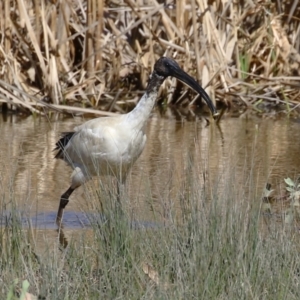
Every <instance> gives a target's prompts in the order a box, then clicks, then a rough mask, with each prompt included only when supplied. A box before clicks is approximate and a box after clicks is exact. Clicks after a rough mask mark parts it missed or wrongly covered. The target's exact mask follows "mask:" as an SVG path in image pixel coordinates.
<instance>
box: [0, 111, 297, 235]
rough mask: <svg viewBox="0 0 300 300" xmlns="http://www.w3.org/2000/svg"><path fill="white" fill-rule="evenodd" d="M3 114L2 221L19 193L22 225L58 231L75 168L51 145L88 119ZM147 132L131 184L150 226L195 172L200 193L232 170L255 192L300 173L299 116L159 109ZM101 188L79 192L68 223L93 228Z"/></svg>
mask: <svg viewBox="0 0 300 300" xmlns="http://www.w3.org/2000/svg"><path fill="white" fill-rule="evenodd" d="M0 117H1V118H0V128H1V142H0V188H1V196H2V200H1V201H2V203H1V206H2V211H4V214H5V217H4V216H2V221H1V222H2V224H3V223H5V222H7V220H8V219H9V214H10V211H11V208H12V207H11V203H12V201H11V199H12V198H13V199H14V200H15V201H16V203H17V206H18V211H20V215H21V216H22V222H23V224H24V226H29V225H31V226H33V227H38V228H40V229H42V228H46V229H47V228H48V229H55V228H56V227H55V224H54V219H55V215H56V211H57V208H58V203H59V198H60V195H61V194H62V193H63V192H64V191H65V190H66V189H67V188H68V185H69V178H70V175H71V173H72V171H71V169H70V168H69V167H68V166H67V165H66V164H65V163H64V162H63V161H61V160H55V159H53V155H54V152H53V148H54V145H55V143H56V141H57V139H58V138H59V135H60V132H63V131H69V130H72V128H73V127H74V126H76V125H78V124H81V123H82V122H83V121H84V120H86V119H84V118H82V117H72V118H70V117H69V118H66V117H63V116H55V117H52V118H51V120H50V119H47V118H34V117H32V116H30V117H26V118H21V117H19V116H7V117H5V118H4V116H0ZM147 130H148V140H147V144H146V148H145V150H144V152H143V154H142V156H141V157H140V159H139V160H138V161H137V162H136V164H135V166H134V168H133V170H132V172H131V174H130V176H129V178H128V181H127V189H128V198H129V202H130V204H129V205H130V209H131V213H132V216H133V220H134V222H138V224H145V227H147V226H150V227H151V226H153V224H155V223H153V222H157V216H160V217H161V218H162V222H163V218H164V217H165V216H164V213H165V212H166V211H167V209H166V207H170V206H172V207H174V208H175V209H176V206H177V205H179V203H176V201H177V200H176V199H178V198H179V197H178V194H179V193H182V191H183V190H184V189H185V184H186V178H187V177H189V176H191V178H193V180H197V184H198V186H199V189H200V190H201V189H205V187H206V188H207V186H208V185H209V188H210V189H214V187H215V186H218V187H220V186H222V185H224V184H226V180H228V176H230V174H231V172H234V173H235V176H236V178H237V180H236V182H235V184H236V185H237V186H241V187H243V186H245V189H246V187H247V185H249V182H247V178H248V177H247V176H248V173H251V175H253V177H252V178H254V180H255V182H256V184H257V187H258V188H257V190H256V191H255V193H254V194H255V195H260V194H261V193H262V189H263V187H264V185H265V183H266V182H270V183H271V184H272V185H273V186H275V187H276V186H279V185H280V184H283V178H286V177H291V178H296V177H297V176H298V175H299V173H300V155H299V149H300V123H299V122H296V121H293V120H289V119H272V118H264V119H262V118H256V117H243V116H242V117H238V118H229V117H228V118H226V117H225V118H224V119H222V120H221V122H220V124H219V126H216V124H215V123H211V124H209V123H208V122H207V121H206V120H205V118H201V117H199V118H192V120H189V118H180V117H178V115H177V116H176V117H175V115H173V114H171V113H166V114H165V115H164V116H161V115H159V113H157V112H156V113H153V115H152V117H151V119H150V120H149V124H148V129H147ZM249 178H250V177H249ZM99 185H100V183H99V179H96V180H94V181H92V182H90V183H89V184H88V185H87V186H85V187H80V188H79V189H77V190H76V191H75V192H74V194H73V195H72V196H71V198H70V203H69V205H68V206H67V212H66V214H65V216H64V222H65V228H70V229H74V230H78V229H79V228H84V227H86V226H88V225H89V217H88V214H93V213H95V211H94V204H93V201H94V200H95V198H97V196H96V191H97V190H99ZM103 187H104V190H105V189H106V192H107V193H108V192H109V191H110V190H111V191H113V190H114V189H115V182H114V181H113V180H112V179H106V180H105V179H104V184H103ZM104 192H105V191H104ZM97 199H98V198H97ZM254 200H255V199H254ZM174 201H175V203H174ZM241 201H242V199H241ZM4 214H3V215H4Z"/></svg>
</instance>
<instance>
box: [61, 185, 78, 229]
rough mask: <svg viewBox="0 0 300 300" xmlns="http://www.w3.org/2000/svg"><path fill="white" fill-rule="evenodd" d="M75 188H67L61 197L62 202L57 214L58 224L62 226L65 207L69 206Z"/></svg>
mask: <svg viewBox="0 0 300 300" xmlns="http://www.w3.org/2000/svg"><path fill="white" fill-rule="evenodd" d="M74 190H75V189H73V188H72V187H71V186H70V187H69V188H68V189H67V191H66V192H64V193H63V194H62V195H61V197H60V202H59V207H58V212H57V216H56V224H57V225H58V226H59V227H60V225H61V220H62V216H63V212H64V208H65V207H66V206H67V204H68V202H69V197H70V196H71V194H72V193H73V192H74Z"/></svg>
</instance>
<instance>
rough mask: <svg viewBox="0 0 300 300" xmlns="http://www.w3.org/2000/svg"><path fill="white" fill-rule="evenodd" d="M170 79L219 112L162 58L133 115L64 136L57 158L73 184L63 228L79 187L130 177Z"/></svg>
mask: <svg viewBox="0 0 300 300" xmlns="http://www.w3.org/2000/svg"><path fill="white" fill-rule="evenodd" d="M168 76H174V77H176V78H177V79H179V80H180V81H182V82H184V83H185V84H187V85H188V86H190V87H191V88H192V89H194V90H195V91H196V92H198V93H199V94H200V95H201V96H202V97H203V99H204V100H205V102H206V103H207V105H208V107H209V108H210V110H211V112H212V114H213V116H214V117H215V116H217V115H218V113H217V110H216V108H215V106H214V105H213V103H212V101H211V99H210V98H209V96H208V95H207V93H206V92H205V91H204V89H203V88H202V87H201V86H200V85H199V84H198V83H197V82H196V81H195V80H194V79H193V78H192V77H191V76H189V75H188V74H187V73H185V72H184V71H183V70H182V69H181V68H180V67H179V65H178V64H177V63H176V62H175V61H174V60H173V59H171V58H167V57H161V58H160V59H159V60H158V61H157V62H156V63H155V65H154V70H153V72H152V74H151V76H150V79H149V83H148V86H147V90H146V93H145V94H144V95H143V97H142V98H141V100H140V102H139V103H138V104H137V106H136V107H135V108H134V109H133V110H132V111H131V112H129V113H127V114H124V115H119V116H113V117H102V118H96V119H93V120H90V121H87V122H85V123H84V124H82V125H80V126H78V127H76V128H75V129H74V131H71V132H65V133H63V135H62V137H61V139H60V140H59V141H58V142H57V143H56V148H55V150H58V152H57V154H56V155H55V158H60V159H62V160H64V161H65V162H67V163H68V164H69V165H70V166H71V167H72V168H73V169H74V171H73V173H72V176H71V185H70V187H69V188H68V190H67V191H66V192H65V193H63V194H62V195H61V198H60V203H59V208H58V213H57V218H56V222H57V223H58V224H59V225H60V224H61V220H62V216H63V210H64V208H65V207H66V205H67V204H68V202H69V197H70V195H71V194H72V193H73V192H74V190H75V189H76V188H78V187H79V186H81V185H82V184H84V183H85V182H86V181H88V180H89V179H90V178H91V177H92V176H96V175H112V176H115V177H116V178H117V180H118V195H119V197H118V199H119V200H120V193H119V192H120V188H121V187H122V186H123V185H124V183H125V180H126V175H127V173H128V171H129V170H130V168H131V167H132V165H133V164H134V163H135V161H136V160H137V159H138V157H139V156H140V155H141V153H142V151H143V149H144V147H145V143H146V139H147V137H146V124H147V121H148V119H149V116H150V113H151V111H152V108H153V106H154V104H155V100H156V98H157V94H158V90H159V87H160V85H161V84H162V83H163V81H164V80H165V79H166V78H167V77H168Z"/></svg>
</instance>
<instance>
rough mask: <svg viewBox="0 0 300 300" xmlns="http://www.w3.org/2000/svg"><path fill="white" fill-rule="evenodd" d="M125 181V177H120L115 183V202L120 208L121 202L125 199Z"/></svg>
mask: <svg viewBox="0 0 300 300" xmlns="http://www.w3.org/2000/svg"><path fill="white" fill-rule="evenodd" d="M125 181H126V177H124V176H123V177H122V178H121V179H119V180H118V182H117V193H118V194H117V200H118V204H119V206H120V207H122V204H121V201H122V200H124V197H125Z"/></svg>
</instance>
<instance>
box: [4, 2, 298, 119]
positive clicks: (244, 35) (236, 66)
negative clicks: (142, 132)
mask: <svg viewBox="0 0 300 300" xmlns="http://www.w3.org/2000/svg"><path fill="white" fill-rule="evenodd" d="M299 21H300V3H299V1H298V0H297V1H278V0H276V1H251V0H250V1H230V0H228V1H226V0H223V1H221V0H217V1H204V0H190V1H189V0H179V1H158V0H148V1H147V0H137V1H134V0H124V1H123V0H111V1H110V0H108V1H103V0H89V1H84V0H3V1H1V3H0V105H1V107H2V111H4V110H7V109H14V110H17V111H29V112H35V113H38V114H45V113H47V112H48V111H49V110H56V111H65V112H74V111H75V112H76V111H80V112H92V111H93V110H94V109H96V110H97V113H100V114H109V111H119V112H124V110H125V109H126V108H125V106H124V104H135V103H136V102H137V101H138V99H139V98H140V95H141V93H142V92H143V90H144V89H145V87H146V85H147V80H148V76H149V73H150V72H151V70H152V68H153V65H154V63H155V61H156V60H157V59H158V58H159V57H160V56H171V57H173V58H175V59H176V60H177V61H178V63H179V64H180V65H181V67H182V68H183V69H184V70H185V71H186V72H188V73H189V74H191V75H192V76H194V77H195V78H196V79H197V80H198V81H199V82H201V84H202V86H203V87H206V90H207V91H208V93H209V94H210V95H211V97H212V98H213V99H215V100H216V102H217V104H218V105H219V106H220V105H222V104H223V105H224V106H235V107H239V108H241V107H242V108H249V107H251V108H252V109H255V110H257V111H260V112H264V111H266V110H270V109H277V108H279V109H284V110H285V111H288V112H291V111H296V110H297V107H298V105H299V92H300V89H299V88H300V77H299V72H300V54H299V50H300V22H299ZM159 102H160V103H163V104H168V105H177V106H185V105H190V106H193V105H196V104H199V103H200V101H199V100H198V98H197V97H196V95H195V94H194V93H193V92H190V91H189V90H186V89H185V87H184V86H183V85H182V84H181V83H180V82H177V81H176V80H172V79H168V80H167V81H166V82H165V83H164V85H163V88H162V89H161V92H160V97H159ZM126 107H127V105H126Z"/></svg>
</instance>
